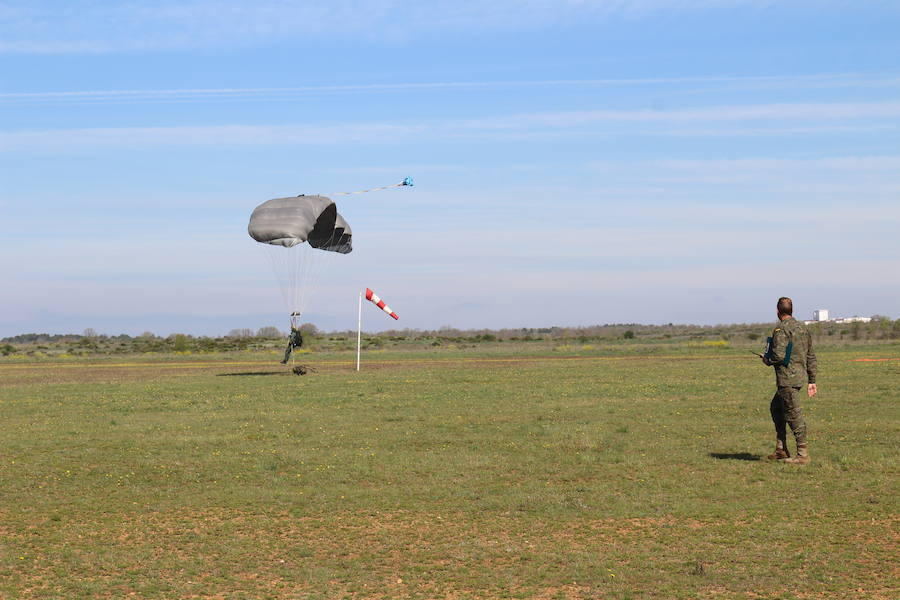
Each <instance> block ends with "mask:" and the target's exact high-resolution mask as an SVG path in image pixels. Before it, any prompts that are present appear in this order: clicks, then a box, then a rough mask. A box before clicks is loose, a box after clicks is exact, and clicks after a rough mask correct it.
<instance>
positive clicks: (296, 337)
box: [281, 324, 303, 365]
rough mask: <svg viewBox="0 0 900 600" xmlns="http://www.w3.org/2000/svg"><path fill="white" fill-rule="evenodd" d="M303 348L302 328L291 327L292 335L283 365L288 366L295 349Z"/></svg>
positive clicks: (285, 350) (289, 338)
mask: <svg viewBox="0 0 900 600" xmlns="http://www.w3.org/2000/svg"><path fill="white" fill-rule="evenodd" d="M302 347H303V334H301V333H300V328H299V327H297V326H295V325H293V324H292V325H291V334H290V335H289V336H288V343H287V348H285V349H284V359H283V360H282V361H281V364H283V365H286V364H287V362H288V359H290V358H291V353H292V352H293V351H294V348H302Z"/></svg>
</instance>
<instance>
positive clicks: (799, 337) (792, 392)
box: [762, 297, 817, 465]
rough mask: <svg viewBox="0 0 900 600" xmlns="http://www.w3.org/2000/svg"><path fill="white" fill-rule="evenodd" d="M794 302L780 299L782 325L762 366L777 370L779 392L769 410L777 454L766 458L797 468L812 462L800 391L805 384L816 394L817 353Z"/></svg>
mask: <svg viewBox="0 0 900 600" xmlns="http://www.w3.org/2000/svg"><path fill="white" fill-rule="evenodd" d="M793 312H794V303H793V302H792V301H791V299H790V298H784V297H782V298H779V299H778V319H779V321H781V323H780V324H779V325H778V327H776V328H775V331H773V332H772V337H770V338H769V344H768V347H767V348H766V353H765V354H764V355H763V357H762V361H763V363H765V364H766V365H768V366H771V367H775V385H776V386H777V388H778V390H777V391H776V392H775V396H774V397H773V398H772V404H771V405H770V407H769V409H770V410H771V412H772V421H773V422H774V423H775V452H773V453H772V454H770V455H769V456H768V457H767V458H768V459H769V460H781V461H783V462H786V463H790V464H794V465H805V464H808V463H809V450H808V449H807V445H806V422H804V420H803V412H802V410H801V409H800V390H801V388H802V387H803V386H804V385H806V393H807V395H808V396H809V397H813V396H815V395H816V391H817V390H816V354H815V352H813V346H812V336H811V335H810V333H809V330H808V329H807V328H806V326H805V325H804V324H803V323H801V322H800V321H798V320H796V319H795V318H794V317H793V316H792V315H793ZM786 425H790V427H791V432H792V433H793V434H794V439H795V440H796V441H797V456H796V457H795V458H791V455H790V453H789V452H788V448H787V427H786Z"/></svg>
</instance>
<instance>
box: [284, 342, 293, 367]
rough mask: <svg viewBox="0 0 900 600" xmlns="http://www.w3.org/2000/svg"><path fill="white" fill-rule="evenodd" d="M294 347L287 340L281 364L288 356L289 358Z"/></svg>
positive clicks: (285, 362) (285, 361)
mask: <svg viewBox="0 0 900 600" xmlns="http://www.w3.org/2000/svg"><path fill="white" fill-rule="evenodd" d="M293 349H294V345H293V344H291V342H290V341H288V345H287V348H285V349H284V359H282V361H281V364H283V365H286V364H287V361H288V359H289V358H291V354H292V351H293Z"/></svg>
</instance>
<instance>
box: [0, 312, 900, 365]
mask: <svg viewBox="0 0 900 600" xmlns="http://www.w3.org/2000/svg"><path fill="white" fill-rule="evenodd" d="M809 327H810V331H811V332H812V334H813V338H814V340H815V341H816V343H818V344H822V343H826V344H827V343H853V342H860V343H865V342H875V341H884V340H900V319H897V320H891V319H890V318H887V317H882V316H876V317H875V318H873V319H872V320H871V321H870V322H868V323H862V322H854V323H829V322H822V323H812V324H810V326H809ZM771 330H772V323H745V324H731V325H676V324H673V323H668V324H665V325H642V324H639V323H615V324H607V325H592V326H587V327H523V328H506V329H468V330H463V329H456V328H453V327H449V326H444V327H441V328H439V329H435V330H423V329H397V330H388V331H382V332H378V333H366V334H364V345H365V346H366V347H371V348H383V347H387V346H398V345H404V344H407V345H410V346H414V347H422V346H434V347H440V346H446V345H451V344H455V345H475V344H483V343H495V344H500V343H520V344H521V343H532V342H535V343H537V342H553V343H556V344H560V345H566V344H582V345H586V344H640V343H668V342H671V343H679V342H692V341H697V342H704V343H708V342H710V341H711V340H712V341H716V342H717V343H727V344H728V345H733V346H747V347H756V346H759V345H761V344H762V343H763V342H764V340H765V337H766V336H767V335H769V333H770V332H771ZM301 331H303V336H304V340H305V344H304V346H305V347H306V348H313V349H315V348H319V349H322V350H336V351H340V350H348V349H350V348H353V347H355V344H356V331H355V330H345V331H332V332H323V331H321V330H319V329H318V328H317V327H316V326H315V325H314V324H312V323H305V324H303V325H302V326H301ZM286 335H287V334H286V332H283V331H281V330H280V329H278V328H277V327H274V326H266V327H261V328H259V329H257V330H255V331H254V330H252V329H248V328H242V329H232V330H231V331H229V332H228V333H227V334H226V335H224V336H219V337H211V336H193V335H189V334H184V333H173V334H170V335H168V336H165V337H163V336H158V335H156V334H154V333H151V332H144V333H142V334H141V335H138V336H130V335H127V334H120V335H115V336H110V335H105V334H97V333H96V332H95V331H94V330H93V329H86V330H85V331H84V332H83V333H82V334H50V333H25V334H21V335H17V336H12V337H7V338H3V339H0V355H2V356H9V355H11V354H21V353H25V354H30V355H35V354H37V353H41V352H44V353H52V354H59V353H65V354H70V355H85V354H117V353H123V354H125V353H147V352H151V353H165V352H183V353H187V352H229V351H244V350H273V349H280V348H281V347H282V346H281V345H282V344H283V343H284V338H285V337H286Z"/></svg>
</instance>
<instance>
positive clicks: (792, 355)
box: [764, 317, 817, 387]
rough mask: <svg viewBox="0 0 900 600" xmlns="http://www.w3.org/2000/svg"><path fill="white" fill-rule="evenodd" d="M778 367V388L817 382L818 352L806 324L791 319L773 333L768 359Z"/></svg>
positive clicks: (785, 320) (772, 364) (776, 377)
mask: <svg viewBox="0 0 900 600" xmlns="http://www.w3.org/2000/svg"><path fill="white" fill-rule="evenodd" d="M764 359H765V362H766V364H767V365H770V366H773V367H775V384H776V385H777V386H778V387H787V386H791V387H801V386H803V385H804V384H805V383H815V382H816V370H817V365H816V353H815V352H814V351H813V345H812V336H811V335H810V333H809V330H808V329H807V328H806V325H804V324H803V323H801V322H800V321H798V320H797V319H795V318H794V317H788V318H786V319H784V320H783V321H782V322H781V324H780V325H779V326H778V327H776V328H775V330H774V331H773V332H772V343H771V345H770V348H769V350H768V352H766V355H765V357H764Z"/></svg>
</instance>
